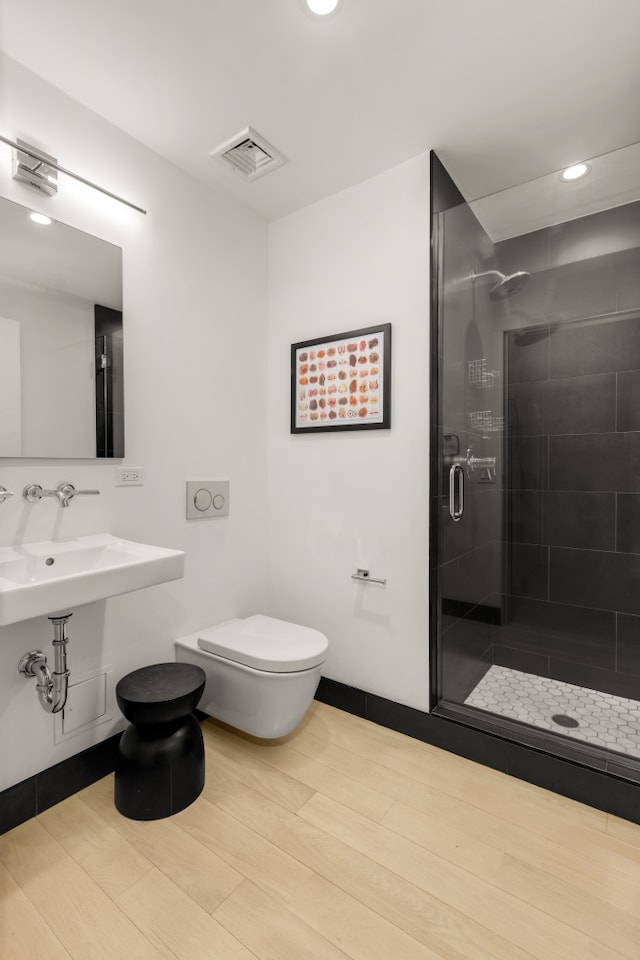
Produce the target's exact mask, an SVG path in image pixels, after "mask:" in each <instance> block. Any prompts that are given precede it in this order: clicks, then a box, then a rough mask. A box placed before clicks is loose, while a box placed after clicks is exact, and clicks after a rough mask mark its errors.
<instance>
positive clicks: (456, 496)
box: [449, 463, 464, 523]
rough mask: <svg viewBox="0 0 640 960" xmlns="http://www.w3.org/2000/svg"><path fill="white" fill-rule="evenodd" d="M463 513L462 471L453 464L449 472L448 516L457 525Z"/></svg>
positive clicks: (458, 465) (456, 464)
mask: <svg viewBox="0 0 640 960" xmlns="http://www.w3.org/2000/svg"><path fill="white" fill-rule="evenodd" d="M463 513H464V470H463V469H462V467H461V466H460V464H459V463H454V465H453V466H452V467H451V470H449V516H450V517H451V519H452V520H453V521H454V523H457V522H458V520H462V514H463Z"/></svg>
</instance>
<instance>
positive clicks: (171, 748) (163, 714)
mask: <svg viewBox="0 0 640 960" xmlns="http://www.w3.org/2000/svg"><path fill="white" fill-rule="evenodd" d="M205 679H206V677H205V673H204V670H202V669H201V667H196V666H195V665H194V664H191V663H154V664H152V665H151V666H149V667H142V668H141V669H140V670H134V671H133V673H128V674H127V676H126V677H123V678H122V679H121V680H120V681H118V684H117V685H116V699H117V701H118V706H119V707H120V709H121V710H122V712H123V714H124V715H125V717H126V718H127V720H129V721H130V723H131V726H129V727H127V729H126V730H125V731H124V733H123V734H122V738H121V740H120V746H119V748H118V760H117V764H116V776H115V804H116V809H117V810H118V811H119V812H120V813H121V814H123V816H125V817H129V818H130V819H131V820H160V819H161V818H162V817H170V816H171V815H172V814H173V813H178V812H179V811H180V810H184V808H185V807H188V806H189V804H190V803H193V801H194V800H195V799H196V797H198V796H199V795H200V793H201V792H202V788H203V786H204V744H203V742H202V731H201V730H200V726H199V724H198V721H197V720H196V718H195V717H194V716H193V713H192V711H193V710H195V708H196V706H197V703H198V701H199V700H200V697H201V696H202V692H203V690H204V684H205Z"/></svg>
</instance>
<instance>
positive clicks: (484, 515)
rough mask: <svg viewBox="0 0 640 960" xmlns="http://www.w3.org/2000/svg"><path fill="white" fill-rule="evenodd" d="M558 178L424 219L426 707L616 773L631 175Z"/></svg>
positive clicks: (632, 468)
mask: <svg viewBox="0 0 640 960" xmlns="http://www.w3.org/2000/svg"><path fill="white" fill-rule="evenodd" d="M638 153H639V151H638V150H636V151H635V153H634V157H635V156H636V155H637V154H638ZM621 162H622V161H621V159H620V158H616V163H615V167H616V169H620V167H621ZM593 164H595V161H593ZM558 183H559V176H558V175H553V176H550V177H549V178H542V180H541V182H540V183H539V184H538V183H534V184H525V185H523V187H522V189H521V190H520V189H519V188H513V189H512V190H510V191H505V193H504V195H496V196H494V197H488V198H483V199H482V200H480V201H474V202H471V203H466V202H464V201H463V200H462V198H459V200H458V202H456V203H454V204H453V205H450V206H448V207H447V209H444V210H442V211H441V212H439V213H437V215H436V216H435V218H434V249H435V253H436V256H435V259H434V262H435V264H436V267H437V275H436V276H435V278H434V279H435V285H436V288H437V296H436V297H435V310H434V316H433V321H432V322H433V325H434V326H433V332H434V349H433V363H434V384H435V387H434V419H435V426H434V432H433V435H432V457H433V462H432V490H433V495H434V501H433V502H434V511H433V515H434V516H435V515H436V514H437V522H436V523H435V524H434V525H435V526H436V530H435V537H434V540H435V547H434V549H433V552H432V570H433V571H434V582H435V584H436V588H437V615H436V617H435V620H434V626H433V631H432V633H433V639H432V650H433V654H434V656H433V658H432V661H433V662H435V666H436V669H435V671H434V674H435V682H434V684H433V691H432V693H433V707H434V709H435V710H436V711H440V712H446V711H453V712H454V713H457V716H459V717H461V718H463V719H464V720H465V722H468V723H477V724H478V725H483V724H484V725H485V726H487V725H488V726H489V727H490V728H491V729H493V730H496V729H498V727H499V728H500V729H501V730H502V729H504V730H507V728H508V735H509V736H513V737H514V738H516V739H518V738H520V739H521V740H522V741H523V742H528V743H531V742H532V739H533V740H535V743H536V745H539V744H543V743H544V744H546V746H545V747H544V748H545V749H547V748H548V749H550V750H552V751H555V752H557V753H562V752H563V751H564V753H565V754H566V753H567V750H568V749H569V748H571V749H572V750H575V751H577V753H576V754H575V755H576V756H578V754H579V759H580V760H584V761H585V762H590V763H593V765H596V766H600V767H602V766H603V764H604V765H606V766H607V769H609V767H611V769H616V771H617V772H618V773H620V771H622V770H623V764H625V763H626V764H629V763H635V762H636V758H640V589H639V587H640V413H639V412H638V411H640V281H639V280H638V277H639V276H640V201H639V200H638V199H637V198H638V196H640V190H637V189H636V191H635V195H634V197H635V198H633V197H632V198H628V197H627V198H625V202H620V199H621V197H620V195H619V193H612V195H611V197H610V198H607V197H603V196H602V189H601V187H602V178H601V179H600V181H599V183H600V193H599V195H598V197H597V200H596V199H591V198H590V196H589V195H588V194H587V193H585V192H584V191H583V192H582V193H577V192H576V193H574V194H573V195H571V196H569V195H567V196H568V197H569V198H568V199H566V198H565V197H564V195H562V196H561V193H559V191H561V189H563V188H560V187H558ZM612 189H613V187H612ZM534 194H535V195H536V196H539V198H540V201H539V208H537V207H535V206H534V205H533V204H532V203H531V202H530V201H531V197H532V196H534ZM523 196H524V198H525V200H526V201H527V202H524V201H523V199H522V198H523ZM549 198H551V199H549ZM560 200H562V202H563V204H564V207H563V209H562V211H560V210H557V209H556V208H555V207H554V205H553V204H555V203H559V202H560ZM614 201H617V202H615V203H614ZM571 203H574V204H575V205H576V206H575V209H574V208H571V206H570V204H571ZM519 204H521V206H519ZM545 204H546V206H547V208H546V209H545V210H543V208H544V207H545ZM608 204H610V205H608ZM541 210H543V212H540V211H541ZM543 213H544V217H543ZM543 220H544V221H545V222H543ZM546 221H548V222H546ZM534 226H535V229H534V228H533V227H534ZM491 725H493V726H491ZM496 725H497V726H496ZM500 725H503V726H502V727H501V726H500ZM504 725H506V726H504ZM534 734H535V737H537V738H538V739H535V737H534ZM540 738H542V739H540ZM567 745H569V746H567ZM572 756H573V754H572ZM603 758H604V759H603ZM615 764H618V767H617V768H616V767H615ZM612 765H613V766H612ZM620 775H623V774H622V773H620ZM625 775H626V774H625Z"/></svg>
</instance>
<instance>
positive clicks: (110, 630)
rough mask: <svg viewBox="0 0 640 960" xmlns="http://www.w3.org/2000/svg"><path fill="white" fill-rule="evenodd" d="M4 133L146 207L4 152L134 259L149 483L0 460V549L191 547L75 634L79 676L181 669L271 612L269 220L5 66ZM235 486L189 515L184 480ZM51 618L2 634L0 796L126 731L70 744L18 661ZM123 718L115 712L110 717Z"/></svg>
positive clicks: (129, 374) (112, 727)
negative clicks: (222, 507)
mask: <svg viewBox="0 0 640 960" xmlns="http://www.w3.org/2000/svg"><path fill="white" fill-rule="evenodd" d="M0 91H1V93H0V131H1V132H2V133H3V134H4V135H6V136H9V137H12V138H14V137H22V138H24V139H26V140H29V141H31V142H32V143H35V144H36V145H38V146H40V147H41V148H42V149H45V150H47V152H50V153H52V154H54V155H56V156H57V157H58V159H59V162H60V163H62V164H63V165H64V166H67V167H69V168H70V169H73V170H76V171H77V172H78V173H80V174H82V175H83V176H85V177H87V178H88V179H90V180H94V181H96V182H98V183H100V184H103V185H104V186H105V187H107V188H108V189H110V190H113V191H114V192H116V193H119V194H121V195H123V196H125V197H128V198H130V199H132V200H133V201H134V202H137V203H138V204H140V205H142V206H143V207H146V208H147V209H148V211H149V213H148V216H146V217H143V216H141V215H140V214H138V213H136V212H134V211H130V210H128V209H127V208H125V207H122V206H121V205H119V204H117V203H115V202H114V201H112V200H109V199H107V198H103V197H101V196H100V195H98V194H96V193H95V192H93V191H90V190H88V189H87V188H86V187H84V186H82V185H80V184H77V183H75V182H74V181H72V180H69V179H68V178H65V177H63V176H61V177H60V189H59V194H58V195H57V196H56V197H52V198H47V197H45V196H41V195H39V194H38V193H36V192H35V191H33V190H32V189H30V188H28V187H26V186H23V185H20V184H18V183H16V182H14V181H13V180H12V179H11V171H10V151H9V148H7V147H4V146H2V149H1V151H0V194H1V195H3V196H6V197H8V198H9V199H11V200H15V201H17V202H20V203H23V204H26V205H28V206H30V207H31V208H33V209H36V210H40V211H42V212H44V213H47V214H50V215H51V216H53V217H55V218H57V219H60V220H63V221H65V222H67V223H69V224H71V225H72V226H75V227H78V228H80V229H82V230H85V231H87V232H88V233H91V234H94V235H96V236H99V237H102V238H103V239H105V240H108V241H110V242H111V243H115V244H118V245H119V246H121V247H122V248H123V268H124V331H125V332H124V336H125V391H126V396H125V402H126V418H127V419H126V460H125V461H124V463H125V465H128V466H133V467H140V468H143V469H144V471H145V484H144V486H143V487H135V488H129V489H127V488H122V487H115V485H114V479H115V477H114V464H113V463H105V462H102V463H96V462H95V461H94V462H92V461H87V460H84V461H78V460H75V461H62V460H10V459H3V460H0V484H2V485H4V486H6V487H8V488H9V489H11V490H13V491H14V492H15V493H16V496H15V497H14V498H13V500H9V501H7V502H5V503H4V504H0V546H3V545H9V544H13V543H19V542H27V541H28V542H33V541H38V540H45V539H50V538H56V539H59V538H65V537H70V536H76V535H82V534H88V533H96V532H100V531H109V532H111V533H113V534H116V535H118V536H123V537H128V538H130V539H133V540H140V541H144V542H148V543H152V544H158V545H161V546H169V547H176V548H179V549H184V550H185V552H186V572H185V577H184V579H183V580H181V581H175V582H174V583H171V584H163V585H160V586H155V587H151V588H149V589H147V590H142V591H140V592H137V593H132V594H127V595H125V596H122V597H116V598H113V599H109V600H107V601H105V602H103V603H97V604H93V605H89V606H86V607H83V608H78V609H77V610H76V611H75V612H74V616H73V618H72V620H71V623H70V626H69V634H70V637H71V640H70V644H69V660H70V664H69V665H70V669H71V671H72V677H76V678H80V677H84V676H87V675H89V674H92V673H95V672H96V671H97V670H98V669H99V668H100V667H102V666H108V665H111V666H112V668H113V672H112V674H111V679H110V684H109V694H110V700H111V702H112V700H113V686H114V683H115V681H116V680H117V679H118V678H119V677H120V676H122V675H123V674H124V673H126V672H128V671H129V670H130V669H133V668H134V667H137V666H140V665H143V664H145V663H150V662H158V661H162V660H165V659H173V645H172V644H173V640H174V638H176V637H178V636H181V635H183V634H186V633H189V632H191V631H193V630H196V629H198V627H200V626H204V625H206V624H210V623H213V622H216V621H219V620H222V619H225V618H228V617H230V616H234V615H241V616H242V615H246V614H249V613H253V612H257V611H259V610H263V611H264V610H266V609H267V587H266V584H267V557H266V509H267V493H266V490H267V481H266V410H265V393H266V364H265V357H266V289H267V288H266V280H267V264H266V250H267V230H266V226H265V224H264V223H263V222H262V221H260V220H259V218H257V217H256V216H255V215H253V214H252V213H250V212H248V211H247V210H246V209H245V208H244V207H242V206H240V205H238V204H237V203H236V202H234V201H231V200H229V199H227V198H225V197H224V196H216V195H214V194H213V193H211V192H210V191H207V190H206V189H205V188H204V187H203V186H202V185H200V184H198V183H196V182H195V181H193V180H191V179H189V178H188V177H186V176H184V175H183V174H181V173H180V172H179V171H178V170H177V169H176V168H175V167H173V166H172V165H170V164H169V163H167V162H166V161H164V160H162V159H160V158H159V157H158V156H156V155H155V154H153V153H152V152H151V151H149V150H147V149H146V148H144V147H142V146H141V145H140V144H138V143H137V142H136V141H134V140H132V139H131V138H129V137H128V136H126V135H125V134H123V133H122V132H121V131H118V130H117V129H115V128H114V127H112V126H110V125H109V124H108V123H106V122H105V121H104V120H102V119H101V118H99V117H97V116H96V115H95V114H92V113H91V112H89V111H87V110H85V109H84V108H82V107H81V106H79V105H78V104H77V103H75V102H74V101H71V100H69V99H68V98H67V97H65V96H63V95H62V94H61V93H60V92H59V91H57V90H55V89H54V88H52V87H51V86H50V85H48V84H46V83H44V82H43V81H42V80H40V79H39V78H37V77H35V76H34V75H33V74H31V73H29V72H28V71H26V70H24V69H23V68H21V67H19V66H18V65H17V64H15V63H14V62H12V61H10V60H6V59H3V60H1V61H0ZM187 478H193V479H196V478H214V479H215V478H220V479H229V480H230V481H231V515H230V517H229V518H228V520H222V519H221V520H209V521H206V520H205V521H190V522H189V523H187V521H186V520H185V480H186V479H187ZM65 480H68V481H71V482H72V483H74V484H75V485H76V486H78V487H87V488H91V487H97V488H99V489H100V490H101V495H100V496H99V497H91V498H89V497H87V498H86V499H81V498H78V499H77V500H75V501H74V502H72V504H71V505H70V507H69V508H68V509H61V508H60V507H59V506H58V505H57V503H56V502H55V501H53V500H46V501H42V502H40V503H36V504H27V503H26V502H25V501H24V500H23V499H22V498H21V497H20V495H19V494H20V492H21V491H22V488H23V487H24V486H25V485H26V484H27V483H30V482H37V483H40V484H42V485H43V486H45V487H55V486H57V485H58V484H59V483H60V482H62V481H65ZM50 637H51V630H50V626H49V624H48V622H47V621H46V619H44V618H39V619H37V620H30V621H26V622H24V623H20V624H16V625H15V626H10V627H4V628H0V703H2V712H1V714H0V789H3V788H5V787H7V786H9V785H11V784H13V783H16V782H18V781H20V780H23V779H25V778H26V777H28V776H30V775H32V774H34V773H36V772H37V771H39V770H42V769H44V768H46V767H48V766H51V765H52V764H53V763H56V762H58V761H60V760H62V759H64V758H65V757H67V756H69V755H71V754H74V753H77V752H78V751H80V750H83V749H85V748H86V747H87V746H89V745H90V744H91V743H92V742H94V741H97V740H99V739H102V738H104V737H106V736H108V735H110V734H111V733H114V732H115V731H116V730H117V729H119V728H120V727H121V723H120V721H119V720H118V719H114V720H113V721H112V722H107V723H105V724H103V725H101V726H98V727H95V728H94V730H93V731H91V732H89V733H83V734H80V735H78V736H76V737H73V738H72V739H71V740H68V741H66V742H64V743H62V744H59V745H56V744H54V736H53V728H54V721H53V718H52V717H51V716H49V715H48V714H46V713H45V712H44V711H43V710H42V709H41V707H40V705H39V703H38V701H37V696H36V692H35V689H34V681H32V680H31V681H30V680H25V679H23V678H22V677H21V676H20V675H19V674H18V670H17V664H18V660H19V658H20V656H21V655H22V654H23V653H24V652H26V651H27V650H31V649H34V648H37V647H41V648H43V649H45V650H47V651H48V652H49V653H50V651H51V646H50V642H49V641H50ZM114 716H115V718H117V717H118V711H117V708H115V712H114Z"/></svg>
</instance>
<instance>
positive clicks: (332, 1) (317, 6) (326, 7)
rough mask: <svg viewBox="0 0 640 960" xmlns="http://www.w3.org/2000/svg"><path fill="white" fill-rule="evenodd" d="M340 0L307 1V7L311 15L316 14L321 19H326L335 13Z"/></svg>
mask: <svg viewBox="0 0 640 960" xmlns="http://www.w3.org/2000/svg"><path fill="white" fill-rule="evenodd" d="M338 2H339V0H307V6H308V7H309V10H311V13H315V14H316V15H317V16H319V17H326V16H327V14H329V13H333V11H334V10H335V9H336V7H337V6H338Z"/></svg>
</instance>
